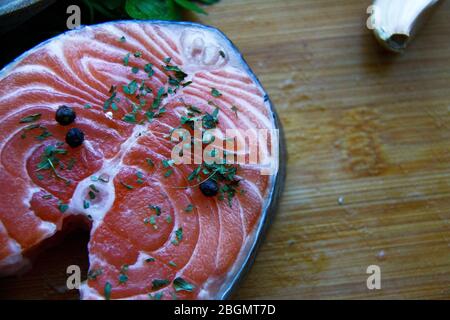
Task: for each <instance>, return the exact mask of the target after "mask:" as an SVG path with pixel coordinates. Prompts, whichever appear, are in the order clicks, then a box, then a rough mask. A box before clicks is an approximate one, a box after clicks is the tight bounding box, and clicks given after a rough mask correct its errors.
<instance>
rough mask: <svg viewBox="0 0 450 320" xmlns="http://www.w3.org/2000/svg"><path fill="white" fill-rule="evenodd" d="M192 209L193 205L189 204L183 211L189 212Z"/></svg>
mask: <svg viewBox="0 0 450 320" xmlns="http://www.w3.org/2000/svg"><path fill="white" fill-rule="evenodd" d="M193 209H194V206H193V205H192V204H189V205H188V206H187V207H186V209H184V211H186V212H191V211H192V210H193Z"/></svg>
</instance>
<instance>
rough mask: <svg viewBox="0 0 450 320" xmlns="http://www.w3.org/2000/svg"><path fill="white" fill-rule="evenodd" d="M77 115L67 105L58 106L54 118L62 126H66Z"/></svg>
mask: <svg viewBox="0 0 450 320" xmlns="http://www.w3.org/2000/svg"><path fill="white" fill-rule="evenodd" d="M76 117H77V115H76V113H75V111H73V109H72V108H70V107H68V106H60V107H59V108H58V110H56V115H55V120H56V121H57V122H58V123H59V124H60V125H63V126H67V125H69V124H71V123H72V122H74V121H75V118H76Z"/></svg>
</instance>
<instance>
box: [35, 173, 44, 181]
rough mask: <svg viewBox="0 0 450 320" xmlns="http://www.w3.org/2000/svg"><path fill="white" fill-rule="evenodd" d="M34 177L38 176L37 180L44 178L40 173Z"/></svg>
mask: <svg viewBox="0 0 450 320" xmlns="http://www.w3.org/2000/svg"><path fill="white" fill-rule="evenodd" d="M36 178H38V180H44V176H43V175H42V174H37V175H36Z"/></svg>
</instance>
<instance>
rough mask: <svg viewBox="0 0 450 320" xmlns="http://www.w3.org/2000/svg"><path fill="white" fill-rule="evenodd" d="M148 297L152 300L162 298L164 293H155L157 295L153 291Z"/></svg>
mask: <svg viewBox="0 0 450 320" xmlns="http://www.w3.org/2000/svg"><path fill="white" fill-rule="evenodd" d="M148 297H149V298H150V299H152V300H161V299H162V297H163V293H162V292H157V293H155V295H152V294H151V293H149V294H148Z"/></svg>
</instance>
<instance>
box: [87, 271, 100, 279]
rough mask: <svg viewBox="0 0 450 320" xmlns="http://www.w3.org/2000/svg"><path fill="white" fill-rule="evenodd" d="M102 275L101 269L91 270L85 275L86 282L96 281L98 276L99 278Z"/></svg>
mask: <svg viewBox="0 0 450 320" xmlns="http://www.w3.org/2000/svg"><path fill="white" fill-rule="evenodd" d="M102 273H103V270H102V269H93V270H89V272H88V274H87V278H88V280H96V279H97V277H98V276H100V275H101V274H102Z"/></svg>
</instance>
